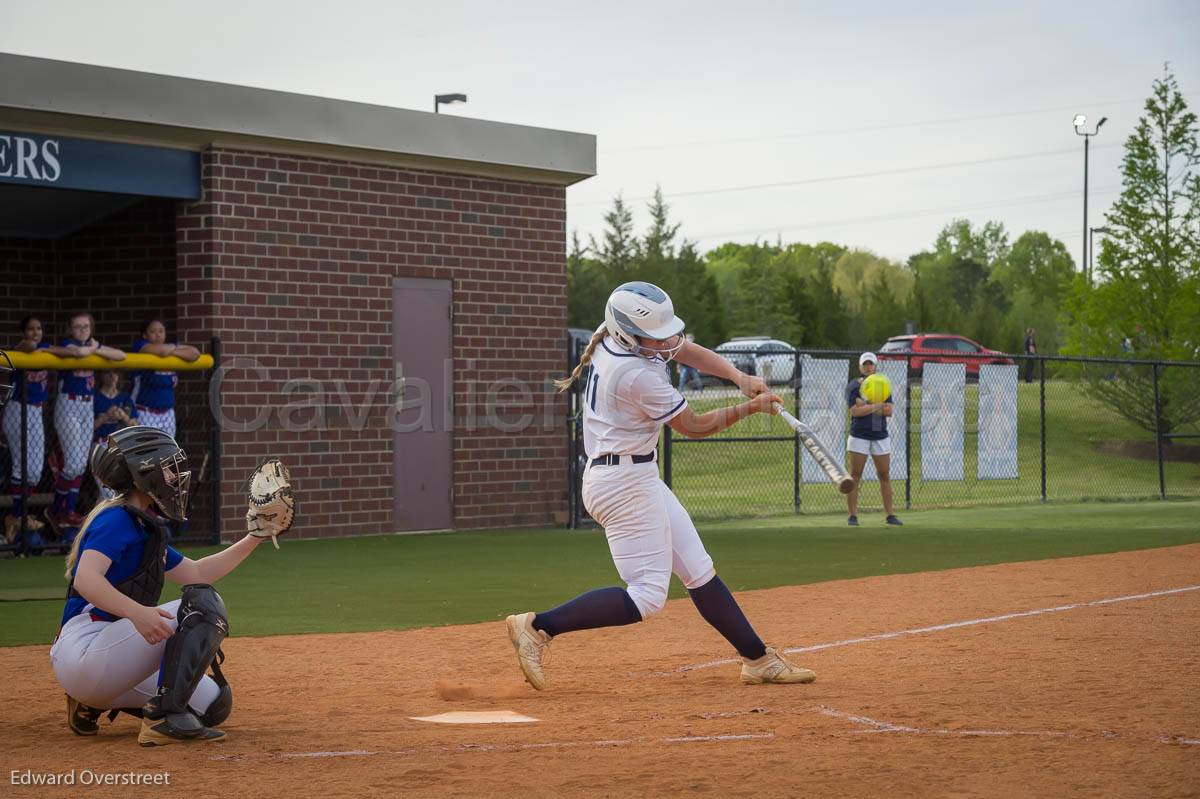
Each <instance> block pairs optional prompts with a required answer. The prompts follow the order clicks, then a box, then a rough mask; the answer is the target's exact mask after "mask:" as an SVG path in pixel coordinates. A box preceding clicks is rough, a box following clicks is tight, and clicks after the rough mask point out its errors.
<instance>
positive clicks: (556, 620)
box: [533, 587, 642, 635]
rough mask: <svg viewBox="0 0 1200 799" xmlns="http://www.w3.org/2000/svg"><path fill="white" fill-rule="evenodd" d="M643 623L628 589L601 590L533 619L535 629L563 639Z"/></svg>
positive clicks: (589, 592) (590, 592)
mask: <svg viewBox="0 0 1200 799" xmlns="http://www.w3.org/2000/svg"><path fill="white" fill-rule="evenodd" d="M641 620H642V614H641V613H640V612H639V611H638V609H637V605H635V604H634V603H633V599H632V598H631V597H630V596H629V592H628V591H626V590H625V589H624V588H616V587H613V588H597V589H596V590H595V591H588V592H587V593H586V594H580V595H579V596H577V597H575V598H574V599H572V600H571V601H570V602H567V603H564V604H562V605H559V606H558V607H556V608H554V609H553V610H548V611H546V612H545V613H539V614H537V615H536V616H534V617H533V629H535V630H542V631H543V632H545V633H546V634H548V635H562V634H563V633H569V632H573V631H575V630H594V629H595V628H597V627H620V626H622V625H625V624H636V623H637V622H639V621H641Z"/></svg>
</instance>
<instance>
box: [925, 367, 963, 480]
mask: <svg viewBox="0 0 1200 799" xmlns="http://www.w3.org/2000/svg"><path fill="white" fill-rule="evenodd" d="M966 379H967V368H966V366H965V365H964V364H961V363H927V364H925V370H924V373H923V374H922V377H921V479H922V480H962V479H963V410H964V408H963V395H964V391H965V388H966Z"/></svg>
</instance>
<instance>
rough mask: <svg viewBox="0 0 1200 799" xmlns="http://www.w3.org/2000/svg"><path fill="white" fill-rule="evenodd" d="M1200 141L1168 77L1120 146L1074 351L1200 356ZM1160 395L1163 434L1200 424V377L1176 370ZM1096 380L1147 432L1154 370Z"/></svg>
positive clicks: (1079, 302) (1081, 297)
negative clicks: (1115, 186)
mask: <svg viewBox="0 0 1200 799" xmlns="http://www.w3.org/2000/svg"><path fill="white" fill-rule="evenodd" d="M1198 167H1200V136H1198V132H1197V125H1196V115H1195V114H1194V113H1192V112H1191V111H1189V110H1188V107H1187V103H1186V101H1185V100H1184V97H1183V94H1182V93H1181V92H1180V91H1179V86H1178V84H1177V82H1176V80H1175V76H1174V75H1173V74H1171V73H1170V71H1169V70H1164V76H1163V77H1162V78H1161V79H1159V80H1156V81H1155V82H1154V85H1153V88H1152V91H1151V95H1150V97H1149V99H1147V100H1146V105H1145V113H1144V115H1143V116H1142V117H1141V118H1140V119H1139V120H1138V124H1137V127H1136V128H1135V129H1134V132H1133V133H1132V134H1131V135H1130V137H1129V138H1128V139H1127V140H1126V142H1125V156H1124V159H1123V160H1122V163H1121V175H1122V185H1123V188H1122V192H1121V196H1120V198H1119V199H1118V200H1117V202H1116V203H1115V204H1114V205H1113V207H1112V209H1111V210H1110V211H1109V213H1108V214H1107V215H1106V222H1105V224H1106V226H1107V227H1108V229H1109V231H1110V233H1109V235H1108V236H1107V237H1106V238H1105V239H1104V241H1103V243H1102V245H1101V250H1100V257H1099V259H1098V264H1097V269H1098V277H1099V279H1100V282H1099V283H1098V285H1096V286H1095V287H1094V288H1092V287H1088V286H1084V285H1082V284H1079V285H1077V287H1076V291H1075V293H1074V295H1073V297H1072V300H1071V307H1070V316H1071V324H1072V328H1071V335H1070V350H1071V351H1072V352H1077V353H1080V354H1088V355H1129V354H1132V355H1133V356H1134V357H1137V358H1145V359H1187V360H1190V359H1193V358H1195V357H1196V356H1197V352H1198V350H1200V300H1198V299H1197V298H1198V297H1200V169H1198ZM1174 371H1175V377H1174V379H1172V380H1168V381H1166V382H1165V383H1164V384H1163V385H1162V386H1161V390H1160V395H1161V397H1162V405H1161V415H1162V420H1163V425H1164V427H1165V431H1166V432H1170V431H1171V430H1173V429H1175V428H1177V427H1178V426H1179V425H1181V424H1186V423H1188V422H1191V421H1194V420H1196V419H1197V418H1200V375H1196V374H1195V373H1196V372H1197V371H1198V370H1195V369H1178V370H1174ZM1105 377H1106V375H1093V387H1094V389H1095V390H1096V391H1097V392H1098V393H1099V394H1100V395H1101V396H1102V397H1104V398H1105V399H1106V400H1108V401H1109V402H1110V403H1111V404H1112V405H1113V407H1114V408H1116V409H1117V410H1118V411H1119V412H1120V413H1122V414H1123V415H1125V416H1126V417H1127V418H1129V419H1130V420H1132V421H1134V422H1135V423H1137V424H1139V425H1141V426H1142V427H1144V428H1146V429H1148V430H1153V429H1154V425H1155V414H1154V413H1153V409H1152V407H1151V403H1150V402H1148V401H1147V397H1150V396H1152V395H1153V394H1152V386H1151V385H1150V377H1151V375H1150V370H1148V369H1129V370H1125V371H1123V372H1122V374H1121V376H1120V377H1121V379H1118V380H1107V379H1104V378H1105Z"/></svg>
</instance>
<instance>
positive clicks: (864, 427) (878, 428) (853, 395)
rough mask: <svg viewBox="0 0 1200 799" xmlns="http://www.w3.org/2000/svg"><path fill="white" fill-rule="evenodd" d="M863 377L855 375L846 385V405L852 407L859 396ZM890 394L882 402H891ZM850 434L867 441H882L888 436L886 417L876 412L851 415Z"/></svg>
mask: <svg viewBox="0 0 1200 799" xmlns="http://www.w3.org/2000/svg"><path fill="white" fill-rule="evenodd" d="M862 382H863V378H861V377H856V378H854V379H853V380H851V381H850V384H849V385H847V386H846V405H847V406H849V407H851V408H853V407H854V406H855V404H856V403H855V400H857V399H858V398H859V394H858V390H859V387H860V386H862ZM891 401H892V395H891V394H888V397H887V399H886V400H884V402H891ZM850 435H851V436H853V437H854V438H861V439H865V440H867V441H882V440H883V439H885V438H887V437H888V430H887V417H886V416H882V415H880V414H878V413H872V414H868V415H866V416H851V417H850Z"/></svg>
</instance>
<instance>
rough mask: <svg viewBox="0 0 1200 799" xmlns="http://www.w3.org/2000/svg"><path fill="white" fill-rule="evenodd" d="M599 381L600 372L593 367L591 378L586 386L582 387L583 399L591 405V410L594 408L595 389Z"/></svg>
mask: <svg viewBox="0 0 1200 799" xmlns="http://www.w3.org/2000/svg"><path fill="white" fill-rule="evenodd" d="M599 383H600V373H599V372H597V371H596V370H595V369H593V370H592V379H591V380H589V381H588V384H587V387H586V388H585V389H584V392H583V394H584V399H586V400H587V402H588V404H589V405H591V406H592V410H593V411H594V410H596V390H597V387H598V385H599ZM589 393H590V394H591V396H590V397H588V394H589Z"/></svg>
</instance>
